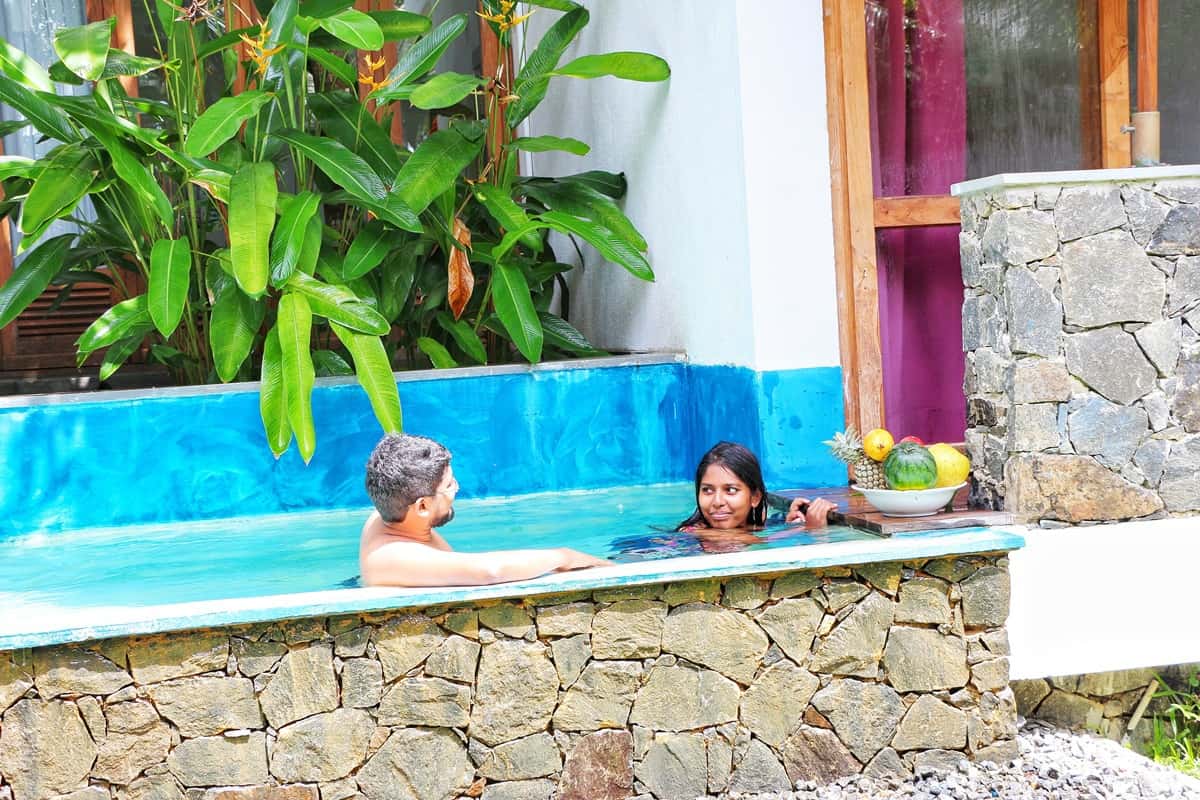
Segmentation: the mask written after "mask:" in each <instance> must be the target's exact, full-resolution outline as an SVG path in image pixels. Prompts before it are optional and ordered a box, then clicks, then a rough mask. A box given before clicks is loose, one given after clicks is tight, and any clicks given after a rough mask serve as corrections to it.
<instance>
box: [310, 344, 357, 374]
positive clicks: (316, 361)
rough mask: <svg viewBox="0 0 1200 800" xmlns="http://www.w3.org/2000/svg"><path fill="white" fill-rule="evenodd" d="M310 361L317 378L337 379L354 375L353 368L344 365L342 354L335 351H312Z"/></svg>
mask: <svg viewBox="0 0 1200 800" xmlns="http://www.w3.org/2000/svg"><path fill="white" fill-rule="evenodd" d="M312 360H313V369H314V370H315V371H316V373H317V377H318V378H337V377H343V376H346V375H353V374H354V367H352V366H350V365H349V364H348V363H346V359H344V358H342V354H341V353H338V352H337V351H335V350H313V354H312Z"/></svg>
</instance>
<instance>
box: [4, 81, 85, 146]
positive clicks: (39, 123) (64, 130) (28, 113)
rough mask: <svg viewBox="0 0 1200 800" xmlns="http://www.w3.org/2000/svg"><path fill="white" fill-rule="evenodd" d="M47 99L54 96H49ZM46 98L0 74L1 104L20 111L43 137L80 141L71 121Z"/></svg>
mask: <svg viewBox="0 0 1200 800" xmlns="http://www.w3.org/2000/svg"><path fill="white" fill-rule="evenodd" d="M45 97H54V95H50V94H47V95H46V96H45ZM45 97H43V95H42V94H41V93H37V94H35V93H33V92H31V91H30V90H29V89H26V88H25V87H24V86H22V85H21V84H19V83H17V82H16V81H14V80H13V79H12V78H10V77H8V75H5V74H0V103H7V104H8V105H10V106H12V107H13V108H15V109H16V110H17V111H19V112H20V113H21V115H22V116H23V117H25V119H27V120H29V122H30V123H31V124H32V125H33V127H35V128H37V130H38V133H40V134H42V135H43V136H49V137H50V138H51V139H58V140H59V141H60V142H75V141H78V140H79V134H78V133H77V132H76V131H75V129H74V128H72V127H71V121H70V119H68V118H67V115H66V114H64V113H63V112H62V110H61V109H60V108H59V107H58V106H57V105H55V104H51V103H50V102H48V101H47V100H46V99H45Z"/></svg>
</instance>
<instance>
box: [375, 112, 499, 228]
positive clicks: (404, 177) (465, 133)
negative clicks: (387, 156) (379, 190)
mask: <svg viewBox="0 0 1200 800" xmlns="http://www.w3.org/2000/svg"><path fill="white" fill-rule="evenodd" d="M483 134H484V126H483V123H481V122H469V123H456V124H453V125H451V126H450V128H449V129H448V130H442V131H438V132H437V133H435V134H433V135H432V136H430V137H429V138H428V139H426V140H425V141H423V142H421V144H420V146H418V147H417V149H416V150H415V151H413V154H412V155H411V156H409V158H408V160H407V161H405V162H404V166H403V167H401V168H400V173H399V174H398V175H396V183H395V185H394V186H393V187H392V193H393V195H395V196H397V197H399V198H400V199H401V200H402V201H403V202H404V204H405V205H406V206H408V207H409V208H411V209H412V210H413V211H415V212H417V213H418V214H419V213H421V212H422V211H424V210H425V209H426V208H428V207H429V204H430V203H431V202H433V198H435V197H437V196H438V195H440V194H442V193H443V192H445V191H446V190H447V189H449V188H451V187H453V186H454V184H455V182H456V181H457V180H458V176H459V174H460V173H462V171H463V170H464V169H466V168H467V166H469V165H470V164H471V162H473V161H474V160H475V157H476V156H478V155H479V151H480V150H481V149H483V138H484V137H483Z"/></svg>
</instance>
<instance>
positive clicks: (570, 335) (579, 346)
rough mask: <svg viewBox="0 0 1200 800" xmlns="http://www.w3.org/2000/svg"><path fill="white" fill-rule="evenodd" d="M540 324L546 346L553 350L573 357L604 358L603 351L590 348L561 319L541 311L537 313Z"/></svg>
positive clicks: (582, 338) (568, 324)
mask: <svg viewBox="0 0 1200 800" xmlns="http://www.w3.org/2000/svg"><path fill="white" fill-rule="evenodd" d="M538 319H539V320H541V322H542V331H543V332H544V333H545V334H546V344H548V345H550V346H551V347H553V348H554V349H555V350H559V351H562V352H564V353H570V354H571V355H575V356H604V355H608V353H606V352H605V351H604V350H598V349H596V348H595V347H593V346H592V343H591V342H589V341H588V340H587V337H585V336H584V335H583V334H582V333H580V332H579V331H578V330H576V329H575V327H574V326H573V325H571V323H569V322H567V321H566V320H565V319H563V318H562V317H559V316H556V315H554V314H551V313H549V312H548V311H542V312H539V313H538Z"/></svg>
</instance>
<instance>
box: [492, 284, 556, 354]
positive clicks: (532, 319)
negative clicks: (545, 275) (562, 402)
mask: <svg viewBox="0 0 1200 800" xmlns="http://www.w3.org/2000/svg"><path fill="white" fill-rule="evenodd" d="M492 303H493V304H495V306H496V316H498V317H500V322H501V324H502V325H504V330H506V331H507V332H508V335H509V336H510V337H511V338H512V341H513V344H515V345H516V346H517V349H518V350H520V351H521V355H523V356H525V359H526V360H527V361H529V363H531V364H536V363H537V362H538V361H540V360H541V358H542V341H543V338H544V336H543V333H542V323H541V321H540V320H539V319H538V314H537V309H536V308H534V305H533V298H532V297H531V296H530V294H529V284H528V283H526V281H525V275H524V274H522V272H521V270H520V269H519V268H517V267H513V266H510V265H508V264H503V263H499V264H496V266H495V267H494V268H493V270H492Z"/></svg>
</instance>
